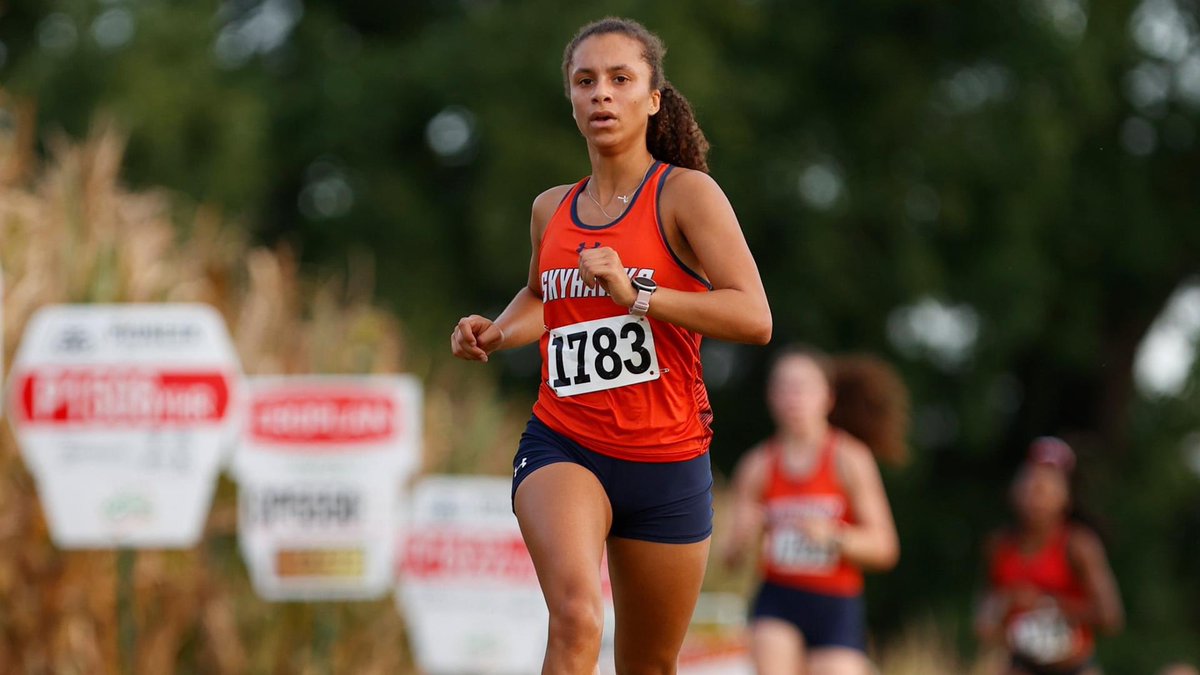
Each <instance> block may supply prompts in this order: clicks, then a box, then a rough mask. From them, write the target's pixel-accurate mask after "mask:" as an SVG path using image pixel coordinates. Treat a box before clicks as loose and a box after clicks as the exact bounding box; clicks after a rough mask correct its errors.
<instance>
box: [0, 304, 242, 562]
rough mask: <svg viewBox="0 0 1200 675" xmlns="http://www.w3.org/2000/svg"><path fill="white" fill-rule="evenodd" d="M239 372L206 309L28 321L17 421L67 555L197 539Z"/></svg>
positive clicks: (12, 396)
mask: <svg viewBox="0 0 1200 675" xmlns="http://www.w3.org/2000/svg"><path fill="white" fill-rule="evenodd" d="M240 370H241V369H240V366H239V364H238V359H237V355H236V353H235V352H234V349H233V344H232V342H231V341H230V339H229V333H228V331H227V330H226V329H225V323H224V321H222V319H221V316H220V315H219V314H218V313H217V312H216V311H215V310H213V309H212V308H211V307H208V306H206V305H185V304H172V305H151V304H144V305H57V306H50V307H45V308H43V309H41V310H39V311H38V312H37V313H36V314H34V316H33V317H32V318H31V319H30V321H29V325H28V326H27V327H26V330H25V335H24V337H23V338H22V340H21V346H20V348H19V350H18V351H17V355H16V358H15V359H14V362H13V368H12V374H11V376H10V378H9V388H8V394H9V399H8V403H9V414H10V416H11V418H12V419H11V423H12V426H13V428H14V431H15V433H16V436H17V440H18V442H19V443H20V446H21V451H22V456H23V457H24V458H25V462H26V464H28V466H29V467H30V469H31V471H32V473H33V475H34V477H35V478H36V480H37V484H38V491H39V493H40V494H41V498H42V503H43V505H44V508H45V509H46V514H47V518H48V521H49V525H50V534H51V536H52V537H53V539H54V541H55V543H56V544H58V545H59V546H61V547H63V548H108V547H115V546H130V547H162V548H184V547H188V546H191V545H193V544H195V543H196V541H197V540H198V539H199V538H200V534H201V530H202V528H203V525H204V519H205V517H206V516H207V514H208V507H209V504H210V502H211V499H212V491H213V487H214V485H215V481H216V476H217V471H218V470H219V467H220V464H221V461H222V458H223V455H224V453H225V451H226V449H227V448H228V446H229V444H230V442H231V441H232V434H233V432H234V431H235V429H236V419H235V418H236V415H235V412H236V410H237V409H238V396H239V383H240Z"/></svg>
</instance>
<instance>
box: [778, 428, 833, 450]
mask: <svg viewBox="0 0 1200 675" xmlns="http://www.w3.org/2000/svg"><path fill="white" fill-rule="evenodd" d="M828 433H829V423H828V422H825V421H822V422H820V423H819V424H814V425H811V426H808V427H805V428H803V429H780V430H779V434H778V436H779V442H780V444H781V445H782V446H783V450H784V452H786V453H788V454H789V455H806V454H809V453H814V452H816V451H817V450H818V449H820V447H821V443H823V442H824V441H825V436H826V435H827V434H828Z"/></svg>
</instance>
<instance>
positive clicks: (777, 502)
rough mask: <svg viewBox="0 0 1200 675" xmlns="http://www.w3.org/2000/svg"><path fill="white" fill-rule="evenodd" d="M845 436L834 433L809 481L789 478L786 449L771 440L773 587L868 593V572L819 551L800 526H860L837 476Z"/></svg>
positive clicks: (769, 573)
mask: <svg viewBox="0 0 1200 675" xmlns="http://www.w3.org/2000/svg"><path fill="white" fill-rule="evenodd" d="M840 436H841V433H840V432H839V431H837V430H836V429H832V428H831V429H830V430H829V434H828V436H827V438H826V440H825V443H824V444H823V445H822V447H821V451H820V456H818V457H817V460H816V465H815V466H814V467H813V470H812V472H811V473H809V474H808V475H807V476H789V475H788V473H787V471H786V470H785V468H784V466H783V446H782V445H780V444H779V442H778V441H777V440H771V441H768V446H767V448H768V452H769V453H770V454H771V470H770V475H769V476H768V478H767V485H766V489H765V490H764V491H763V495H762V501H763V506H764V507H765V509H766V537H765V541H764V542H763V577H764V578H765V579H766V580H767V581H770V582H771V583H775V584H779V585H781V586H790V587H792V588H798V589H801V590H805V591H810V592H813V593H822V594H825V595H836V596H842V597H849V596H855V595H858V594H859V593H862V589H863V576H862V571H861V570H859V569H858V568H857V567H855V566H854V565H851V564H850V563H848V562H846V561H845V560H844V559H842V557H841V556H840V555H838V554H837V552H836V551H834V550H832V549H830V548H828V547H821V546H817V545H816V544H814V543H813V541H812V540H811V539H809V538H808V537H807V536H805V534H804V531H803V530H802V529H801V528H800V527H799V523H800V522H801V521H803V519H805V518H808V517H811V516H814V515H815V516H822V517H828V518H832V519H834V520H835V521H837V522H839V523H841V524H852V523H854V522H855V519H854V513H853V511H852V509H851V508H850V500H849V499H848V497H847V495H846V491H845V489H844V488H843V486H842V481H841V479H839V478H838V475H837V461H836V458H837V452H836V450H837V444H838V439H839V437H840Z"/></svg>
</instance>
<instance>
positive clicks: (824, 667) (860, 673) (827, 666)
mask: <svg viewBox="0 0 1200 675" xmlns="http://www.w3.org/2000/svg"><path fill="white" fill-rule="evenodd" d="M807 673H808V675H869V674H870V673H871V662H870V661H868V660H867V655H866V654H863V653H862V652H860V651H858V650H857V649H848V648H846V647H825V648H823V649H813V650H811V651H809V653H808V671H807Z"/></svg>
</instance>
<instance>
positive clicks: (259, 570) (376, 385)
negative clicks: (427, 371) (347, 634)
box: [233, 375, 421, 600]
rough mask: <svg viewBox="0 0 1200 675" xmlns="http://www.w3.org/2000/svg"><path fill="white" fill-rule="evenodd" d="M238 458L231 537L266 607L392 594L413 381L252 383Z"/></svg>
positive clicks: (409, 463) (411, 434)
mask: <svg viewBox="0 0 1200 675" xmlns="http://www.w3.org/2000/svg"><path fill="white" fill-rule="evenodd" d="M248 390H249V407H248V412H247V420H246V426H245V432H244V434H243V438H242V444H241V446H240V447H239V449H238V451H237V454H236V456H235V458H234V464H233V466H234V474H235V476H236V478H237V481H238V502H239V505H238V509H239V524H238V537H239V542H240V544H241V548H242V554H243V556H244V557H245V559H246V564H247V566H248V567H249V569H250V571H251V575H252V579H253V582H254V587H255V590H256V591H257V592H258V593H259V595H261V596H262V597H264V598H267V599H269V600H365V599H371V598H378V597H381V596H383V595H385V594H386V593H387V592H388V591H389V590H390V589H391V587H392V584H393V582H392V579H393V572H394V557H395V550H396V546H395V545H396V530H397V517H396V511H397V505H398V503H399V499H400V489H401V486H402V484H403V483H404V481H405V480H406V479H407V478H408V476H409V475H410V474H411V473H412V471H414V470H415V469H416V467H417V465H418V463H419V459H420V444H421V385H420V382H419V381H418V380H417V378H415V377H413V376H407V375H403V376H369V377H332V376H331V377H315V376H307V377H273V378H252V379H251V380H250V383H249V386H248Z"/></svg>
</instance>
